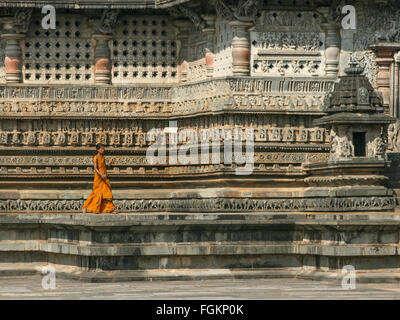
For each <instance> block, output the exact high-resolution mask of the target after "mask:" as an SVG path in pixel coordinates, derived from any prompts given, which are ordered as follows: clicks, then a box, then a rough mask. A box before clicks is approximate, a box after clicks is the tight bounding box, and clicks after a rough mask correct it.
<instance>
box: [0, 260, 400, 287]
mask: <svg viewBox="0 0 400 320" xmlns="http://www.w3.org/2000/svg"><path fill="white" fill-rule="evenodd" d="M46 265H48V264H44V263H35V264H31V263H27V264H7V265H6V264H4V265H0V277H12V276H28V275H36V274H41V268H43V267H44V266H46ZM52 266H53V267H55V268H56V277H58V278H61V279H70V280H78V281H81V282H92V283H96V282H102V283H104V282H125V281H174V280H175V281H176V280H183V281H184V280H213V279H214V280H216V279H267V278H272V279H273V278H275V279H277V278H278V279H279V278H292V279H293V278H297V279H309V280H317V281H333V282H337V283H341V281H342V279H343V274H342V273H341V271H338V270H334V271H318V270H307V269H299V268H285V269H282V268H275V269H196V270H193V269H169V270H155V269H154V270H143V271H106V272H105V271H96V272H87V271H78V270H77V269H76V268H72V267H61V266H57V265H52ZM357 282H358V283H398V282H400V274H399V273H396V272H379V271H376V272H374V270H371V271H369V272H357V273H356V283H357Z"/></svg>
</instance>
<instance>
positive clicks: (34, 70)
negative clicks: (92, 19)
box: [24, 15, 93, 83]
mask: <svg viewBox="0 0 400 320" xmlns="http://www.w3.org/2000/svg"><path fill="white" fill-rule="evenodd" d="M41 19H42V16H37V17H36V18H35V17H34V18H33V19H32V22H31V25H30V29H29V31H28V35H27V37H26V40H25V65H24V82H27V83H30V82H41V83H82V82H83V83H91V82H92V81H93V74H92V67H91V37H90V31H89V30H90V29H89V26H88V25H87V18H86V17H85V16H81V15H58V16H57V22H56V29H54V30H53V29H48V30H45V29H43V28H42V26H41Z"/></svg>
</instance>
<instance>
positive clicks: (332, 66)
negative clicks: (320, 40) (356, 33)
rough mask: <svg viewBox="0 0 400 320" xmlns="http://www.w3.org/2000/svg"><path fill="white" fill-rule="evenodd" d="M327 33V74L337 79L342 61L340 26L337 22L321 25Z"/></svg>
mask: <svg viewBox="0 0 400 320" xmlns="http://www.w3.org/2000/svg"><path fill="white" fill-rule="evenodd" d="M321 27H322V29H323V30H324V31H325V74H326V75H327V76H332V77H337V76H338V72H339V60H340V42H341V41H340V33H339V30H340V25H339V24H337V23H336V22H325V23H322V24H321Z"/></svg>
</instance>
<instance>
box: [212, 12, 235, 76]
mask: <svg viewBox="0 0 400 320" xmlns="http://www.w3.org/2000/svg"><path fill="white" fill-rule="evenodd" d="M216 33H217V42H216V50H215V70H214V75H215V76H216V77H223V76H231V75H232V39H233V30H232V28H231V26H230V25H229V23H228V21H224V20H222V19H218V20H217V22H216Z"/></svg>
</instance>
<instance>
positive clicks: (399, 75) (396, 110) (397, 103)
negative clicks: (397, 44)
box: [390, 51, 400, 119]
mask: <svg viewBox="0 0 400 320" xmlns="http://www.w3.org/2000/svg"><path fill="white" fill-rule="evenodd" d="M394 62H395V63H394V90H393V95H394V99H393V104H392V109H391V112H390V115H391V116H392V117H394V118H397V119H399V118H400V96H399V94H400V90H399V89H400V88H399V87H400V71H399V70H400V51H399V52H398V53H397V54H396V56H395V58H394Z"/></svg>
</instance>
